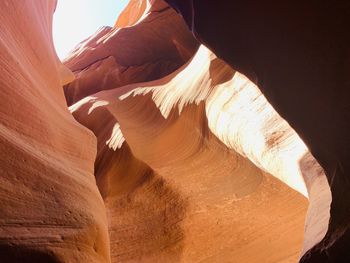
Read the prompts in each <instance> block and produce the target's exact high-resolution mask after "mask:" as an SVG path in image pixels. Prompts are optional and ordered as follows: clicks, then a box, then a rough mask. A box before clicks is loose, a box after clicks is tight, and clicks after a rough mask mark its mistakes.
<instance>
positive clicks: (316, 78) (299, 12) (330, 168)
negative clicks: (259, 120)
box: [166, 0, 350, 262]
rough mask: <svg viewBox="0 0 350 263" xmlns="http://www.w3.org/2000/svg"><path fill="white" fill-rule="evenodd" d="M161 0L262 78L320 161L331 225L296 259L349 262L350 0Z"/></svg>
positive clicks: (217, 49)
mask: <svg viewBox="0 0 350 263" xmlns="http://www.w3.org/2000/svg"><path fill="white" fill-rule="evenodd" d="M166 1H167V2H168V3H170V4H171V5H172V6H173V7H174V8H175V9H176V10H177V11H178V12H179V13H181V14H182V16H183V19H184V21H186V23H187V25H188V26H189V28H190V29H191V30H192V31H193V33H194V34H195V35H196V37H197V38H198V39H199V40H200V41H201V42H202V43H204V44H206V45H207V46H208V47H209V48H210V49H211V50H212V51H213V52H214V53H215V54H216V55H218V56H219V57H221V58H222V59H224V60H225V61H226V62H227V63H229V64H230V65H231V66H232V67H233V68H235V69H237V70H238V71H240V72H242V73H244V74H245V75H246V76H248V77H249V79H250V80H252V81H253V82H255V83H256V84H257V85H258V86H259V88H260V89H261V90H262V92H263V94H264V95H265V96H266V98H267V99H268V101H269V102H270V103H271V104H272V105H273V106H274V108H275V109H276V110H277V111H278V112H279V114H281V116H282V117H283V118H285V119H286V120H287V121H288V123H289V124H290V125H291V126H292V127H293V128H294V129H295V130H296V131H297V133H298V134H299V135H300V136H301V138H302V139H303V140H304V141H305V143H306V144H307V146H308V148H309V149H310V151H311V153H312V154H313V155H314V156H315V157H316V159H317V161H318V162H319V163H320V164H321V165H322V167H323V168H324V170H325V172H326V175H327V179H328V183H329V185H330V190H331V192H332V204H331V211H330V213H331V217H330V221H329V226H328V231H327V234H326V236H325V237H324V239H323V240H322V241H321V242H320V243H319V244H317V245H316V246H314V247H313V248H312V250H310V251H308V252H307V253H306V254H305V256H304V257H303V259H302V260H301V262H349V261H350V250H349V249H348V246H349V243H350V231H349V229H350V227H349V217H350V209H349V208H350V201H349V200H350V195H349V191H348V189H349V187H350V185H349V171H350V166H349V161H348V159H349V149H350V147H349V145H350V137H349V134H350V133H349V125H348V123H349V121H350V114H349V100H348V98H349V95H350V94H349V92H350V89H349V83H350V82H349V73H348V72H349V69H350V67H349V65H350V63H349V62H350V56H349V45H350V34H349V32H348V28H349V25H350V3H349V1H337V2H334V3H333V2H332V3H330V2H324V1H291V0H288V1H273V0H271V1H255V0H252V1H225V0H219V1H215V2H213V1H210V0H203V1H196V0H185V1H182V0H166ZM317 192H322V191H321V189H320V190H318V191H317ZM326 227H327V226H326Z"/></svg>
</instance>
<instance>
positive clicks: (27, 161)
mask: <svg viewBox="0 0 350 263" xmlns="http://www.w3.org/2000/svg"><path fill="white" fill-rule="evenodd" d="M54 8H55V1H46V0H35V1H29V0H25V1H1V2H0V19H1V23H0V72H1V74H0V93H1V103H0V115H1V117H0V155H1V157H0V261H1V262H5V263H7V262H11V263H17V262H18V263H20V262H21V263H22V262H110V256H109V253H110V252H109V238H108V232H107V222H106V215H105V208H104V204H103V201H102V198H101V196H100V194H99V192H98V189H97V187H96V184H95V179H94V176H93V161H94V157H95V152H96V150H95V144H96V142H95V138H94V137H93V136H92V134H91V132H89V131H88V130H87V129H85V128H83V127H82V126H81V125H79V124H78V123H77V122H76V121H75V120H74V119H73V117H72V115H71V114H70V113H69V111H68V110H67V107H66V103H65V99H64V95H63V91H62V86H61V84H64V83H66V82H67V81H69V79H71V78H72V76H73V75H72V73H71V72H70V71H69V70H68V69H67V68H65V67H64V66H63V65H62V64H61V63H60V62H59V60H58V58H57V55H56V53H55V51H54V48H53V44H52V36H51V23H52V14H53V11H54Z"/></svg>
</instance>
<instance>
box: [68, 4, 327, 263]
mask: <svg viewBox="0 0 350 263" xmlns="http://www.w3.org/2000/svg"><path fill="white" fill-rule="evenodd" d="M141 2H142V1H139V2H138V5H139V6H146V4H143V3H141ZM159 3H162V5H163V2H161V1H155V3H153V4H159ZM136 4H137V3H136V1H132V2H130V5H136ZM148 4H150V3H148ZM151 6H152V5H151ZM166 10H167V9H166ZM128 12H130V6H129V7H127V8H126V11H125V12H124V13H123V14H122V15H121V17H122V18H123V19H126V14H129V13H128ZM136 14H137V17H138V18H139V20H138V22H137V23H136V24H135V25H133V26H131V27H128V30H133V27H142V25H143V24H146V23H147V21H148V17H149V16H152V12H150V13H149V12H147V11H145V13H144V14H143V15H140V14H139V13H137V12H136ZM131 16H134V14H132V15H131ZM175 17H176V16H175V15H174V17H168V18H167V21H164V20H160V19H158V20H153V23H154V24H157V23H165V24H172V25H175V27H177V24H176V23H178V20H177V18H176V19H175V20H174V18H175ZM134 20H136V19H134ZM175 21H176V22H175ZM131 24H133V23H131ZM114 30H122V29H118V28H117V29H114ZM182 34H186V35H187V32H186V31H185V30H182ZM98 37H99V38H101V39H104V36H103V35H100V36H98ZM151 37H152V38H153V39H152V42H153V43H157V45H156V46H152V48H154V49H155V50H157V49H158V46H159V47H160V48H161V47H162V46H164V43H163V42H164V41H165V42H166V41H167V38H161V37H160V36H159V35H152V36H151ZM177 37H178V38H181V36H177ZM119 38H120V36H118V35H116V36H115V38H114V40H113V41H114V42H115V43H119V42H118V41H119ZM97 42H100V41H99V40H97ZM105 44H106V45H108V41H107V42H106V43H105ZM81 46H86V48H88V46H89V43H88V42H84V43H82V44H81ZM124 46H127V45H124ZM115 48H116V49H118V50H119V52H121V53H123V51H124V49H123V46H119V45H115ZM143 48H145V47H143ZM138 52H141V51H139V50H138V49H136V50H135V53H134V56H135V57H137V56H138V54H139V53H138ZM189 54H192V55H193V57H192V59H191V60H190V61H188V63H186V64H184V65H183V66H182V67H181V68H179V69H177V70H176V71H174V72H173V73H171V74H169V75H167V76H165V77H163V78H161V79H159V80H154V81H150V82H143V83H139V84H131V85H127V86H123V87H120V85H119V84H118V83H115V85H114V86H113V85H111V88H108V89H109V90H108V91H103V92H98V91H100V90H101V89H99V88H96V89H95V90H96V92H98V93H96V94H90V96H87V97H86V98H84V99H82V100H81V101H79V102H77V103H75V104H74V105H72V106H71V107H70V110H71V111H72V113H73V115H74V116H75V118H76V119H77V120H78V121H79V122H80V123H82V124H83V125H84V126H86V127H88V128H89V129H90V130H92V131H93V132H94V134H95V135H96V137H97V138H98V151H97V158H96V163H95V175H96V178H97V184H98V186H99V189H100V191H101V193H102V195H103V197H104V200H105V204H106V208H107V214H108V217H109V232H110V237H111V255H112V261H113V262H118V261H122V262H133V261H139V262H154V261H156V262H197V261H203V262H235V260H236V261H237V262H295V261H297V260H298V258H299V254H300V251H301V250H304V251H305V250H307V249H309V248H310V247H312V246H313V245H314V244H315V243H317V242H318V241H320V240H321V239H322V238H323V237H324V234H325V232H326V230H327V228H326V227H325V225H327V223H328V219H329V204H330V192H329V188H328V184H327V181H326V177H325V175H324V173H323V171H322V169H321V168H320V166H319V165H318V163H317V162H316V161H315V159H314V158H313V157H312V156H311V155H310V153H309V151H308V150H307V148H306V146H305V145H304V143H303V142H302V141H301V140H300V138H299V137H298V136H297V135H296V133H295V132H294V130H293V129H291V128H290V126H289V125H288V124H287V123H286V122H285V121H284V120H283V119H282V118H281V117H280V116H279V115H278V114H277V113H276V112H275V110H274V109H273V108H272V107H271V106H270V104H269V103H268V102H267V100H266V99H265V97H264V96H263V95H262V94H261V92H260V91H259V89H258V88H257V87H256V86H255V85H254V84H253V83H252V82H250V81H249V80H248V79H247V78H246V77H245V76H243V75H242V74H239V73H237V72H235V71H234V70H232V69H231V68H230V67H229V66H228V65H227V64H225V62H223V61H222V60H220V59H218V58H216V56H215V55H213V54H212V53H211V52H210V51H209V50H208V49H206V48H205V47H204V46H201V47H200V48H199V50H198V51H197V52H194V50H192V51H189ZM81 59H86V57H85V56H84V55H83V56H79V55H77V56H75V55H73V58H72V59H71V58H68V59H67V60H66V61H68V63H67V65H68V66H69V63H70V61H76V62H77V63H79V61H80V60H81ZM149 59H150V60H153V59H152V58H149ZM147 65H148V62H147V61H145V62H144V64H143V65H140V68H142V67H145V68H147ZM108 70H109V71H112V70H114V67H113V66H109V67H108ZM90 74H91V78H94V79H95V78H96V79H98V78H99V75H98V73H96V72H95V71H92V72H91V73H90ZM117 74H120V73H116V75H117ZM149 74H150V75H151V76H152V73H149V72H147V71H142V78H144V80H148V79H150V76H149ZM76 76H77V80H76V82H77V81H79V78H80V77H82V78H84V77H85V75H84V73H82V74H81V73H78V74H76ZM133 82H134V79H133V77H132V76H131V75H125V84H128V83H133ZM111 84H114V83H111ZM79 88H82V89H83V88H84V86H81V87H79ZM66 95H67V96H68V101H69V99H70V98H69V93H66ZM86 95H88V94H86ZM271 174H272V175H273V176H274V177H272V176H271ZM275 178H278V179H279V180H276V179H275ZM282 182H283V183H282ZM286 185H288V186H289V187H291V188H293V189H294V190H296V191H297V192H299V193H300V194H301V195H304V196H305V197H308V198H309V199H310V201H311V206H310V207H309V210H308V213H307V218H306V228H305V233H306V235H305V239H304V245H302V237H303V233H302V232H303V224H304V223H303V221H304V216H305V212H306V210H305V209H306V201H305V199H304V198H303V197H302V196H301V195H300V194H297V193H296V192H295V191H293V190H292V189H291V188H288V187H287V186H286ZM321 190H322V191H321ZM141 200H142V202H141ZM140 202H141V203H144V204H145V205H142V204H141V203H140ZM145 206H146V207H149V208H148V210H147V211H145V208H144V207H145ZM121 215H122V216H121ZM320 215H321V216H320ZM151 219H153V220H154V221H153V222H152V220H151ZM223 232H225V234H224V233H223ZM302 247H303V248H302ZM248 251H249V252H248ZM252 251H255V252H252Z"/></svg>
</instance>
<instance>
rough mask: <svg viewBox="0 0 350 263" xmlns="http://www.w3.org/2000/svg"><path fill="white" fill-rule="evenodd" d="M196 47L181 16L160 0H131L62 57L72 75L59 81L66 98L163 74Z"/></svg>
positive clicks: (182, 61) (84, 95) (74, 100)
mask: <svg viewBox="0 0 350 263" xmlns="http://www.w3.org/2000/svg"><path fill="white" fill-rule="evenodd" d="M142 11H143V12H142ZM141 12H142V14H141ZM141 17H142V21H139V22H137V20H139V19H141ZM136 22H137V23H136ZM135 23H136V24H135ZM197 48H198V44H197V41H196V40H195V38H193V36H192V34H191V32H190V31H189V30H188V29H187V26H186V24H185V23H184V22H183V21H182V19H181V16H179V15H178V14H177V13H176V12H175V11H174V10H173V9H172V8H170V7H169V6H168V5H167V4H166V3H165V2H163V1H156V2H155V3H153V4H152V5H151V4H150V3H148V2H147V1H146V0H143V1H131V2H130V3H129V6H127V8H126V10H125V12H124V13H123V14H122V15H121V16H120V18H119V19H118V20H117V23H116V27H113V28H111V27H103V28H101V29H100V30H99V31H98V32H96V33H95V35H93V36H91V37H90V38H88V39H86V40H85V41H84V42H82V43H80V44H79V45H78V46H77V47H76V48H75V49H74V50H73V51H72V52H71V54H70V55H69V57H68V58H67V59H66V60H65V61H64V63H65V65H67V66H68V67H69V68H70V69H71V70H72V71H73V72H74V73H75V75H76V80H75V81H73V82H72V83H70V84H68V85H66V86H65V87H64V90H65V94H66V98H67V103H68V105H71V104H73V103H74V102H77V101H78V100H80V99H82V98H84V97H86V96H88V95H91V94H93V93H95V92H97V91H100V90H108V89H113V88H116V87H120V86H124V85H127V84H130V83H136V82H143V81H150V80H155V79H158V78H161V77H163V76H166V75H168V74H169V73H171V72H173V71H174V70H176V69H178V68H179V67H180V66H182V65H183V64H184V63H186V62H187V61H188V60H189V59H190V57H191V56H192V54H193V53H194V52H195V51H196V49H197Z"/></svg>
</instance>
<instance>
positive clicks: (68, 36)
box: [53, 0, 129, 60]
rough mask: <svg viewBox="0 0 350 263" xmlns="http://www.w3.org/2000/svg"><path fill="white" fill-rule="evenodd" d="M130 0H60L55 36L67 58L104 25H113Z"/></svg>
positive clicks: (62, 54) (60, 49)
mask: <svg viewBox="0 0 350 263" xmlns="http://www.w3.org/2000/svg"><path fill="white" fill-rule="evenodd" d="M128 2H129V0H58V4H57V8H56V11H55V14H54V20H53V39H54V44H55V48H56V51H57V54H58V56H59V57H60V59H61V60H63V59H64V58H65V57H66V56H67V54H68V53H69V51H71V50H72V49H73V48H74V47H75V46H76V45H77V44H78V43H80V42H81V41H83V40H84V39H86V38H87V37H89V36H91V35H92V34H93V33H95V32H96V31H97V30H98V29H99V28H100V27H102V26H113V25H114V23H115V21H116V20H117V18H118V16H119V14H120V12H121V11H122V10H123V9H124V8H125V6H126V5H127V3H128Z"/></svg>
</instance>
